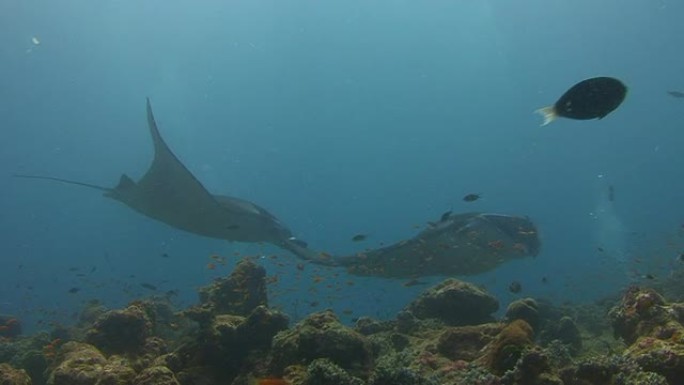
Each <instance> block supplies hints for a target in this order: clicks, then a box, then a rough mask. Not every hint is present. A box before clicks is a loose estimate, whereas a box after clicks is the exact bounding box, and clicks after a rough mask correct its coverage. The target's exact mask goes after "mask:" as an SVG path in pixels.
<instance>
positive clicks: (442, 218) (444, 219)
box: [439, 210, 452, 222]
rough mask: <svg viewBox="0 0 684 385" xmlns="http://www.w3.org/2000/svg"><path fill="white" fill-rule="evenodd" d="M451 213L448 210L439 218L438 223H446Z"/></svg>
mask: <svg viewBox="0 0 684 385" xmlns="http://www.w3.org/2000/svg"><path fill="white" fill-rule="evenodd" d="M451 212H452V211H451V210H449V211H447V212H445V213H444V214H442V216H441V217H439V221H440V222H446V220H447V219H449V217H450V216H451Z"/></svg>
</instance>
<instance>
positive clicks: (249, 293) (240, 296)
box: [199, 259, 268, 317]
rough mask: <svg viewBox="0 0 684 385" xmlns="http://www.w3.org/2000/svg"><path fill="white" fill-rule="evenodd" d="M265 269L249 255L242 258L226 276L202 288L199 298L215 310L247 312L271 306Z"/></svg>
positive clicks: (233, 312) (218, 312)
mask: <svg viewBox="0 0 684 385" xmlns="http://www.w3.org/2000/svg"><path fill="white" fill-rule="evenodd" d="M265 277H266V270H265V269H264V268H263V267H261V266H259V265H257V264H256V263H254V262H253V261H252V260H250V259H243V260H242V261H240V262H239V263H238V264H237V266H235V269H234V270H233V272H232V273H231V274H230V276H228V277H226V278H221V279H218V280H216V281H215V282H214V283H213V284H212V285H210V286H208V287H205V288H202V289H200V291H199V295H200V302H201V303H202V304H203V305H205V306H209V307H211V309H212V311H213V312H214V313H216V314H234V315H241V316H245V317H246V316H248V315H249V313H251V312H252V310H254V309H255V308H256V307H257V306H268V298H267V294H266V281H265V279H264V278H265Z"/></svg>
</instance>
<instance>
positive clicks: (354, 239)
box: [351, 234, 368, 242]
mask: <svg viewBox="0 0 684 385" xmlns="http://www.w3.org/2000/svg"><path fill="white" fill-rule="evenodd" d="M366 239H368V235H367V234H356V235H354V236H353V237H352V239H351V240H352V242H361V241H365V240H366Z"/></svg>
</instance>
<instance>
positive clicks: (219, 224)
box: [105, 99, 237, 239]
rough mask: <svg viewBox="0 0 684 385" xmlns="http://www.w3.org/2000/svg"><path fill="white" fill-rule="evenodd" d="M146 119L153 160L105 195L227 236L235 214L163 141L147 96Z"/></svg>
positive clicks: (174, 222)
mask: <svg viewBox="0 0 684 385" xmlns="http://www.w3.org/2000/svg"><path fill="white" fill-rule="evenodd" d="M147 123H148V126H149V129H150V134H151V135H152V142H153V144H154V159H153V160H152V164H151V165H150V167H149V169H148V170H147V172H146V173H145V175H143V177H142V178H141V179H140V180H139V181H138V182H137V183H136V182H133V181H132V180H131V179H130V178H129V177H128V176H126V175H122V177H121V181H120V183H119V185H118V186H117V187H116V188H114V189H113V190H112V191H111V192H109V193H106V194H105V195H106V196H108V197H110V198H113V199H116V200H119V201H121V202H123V203H125V204H127V205H128V206H130V207H131V208H133V209H135V210H136V211H138V212H140V213H141V214H143V215H146V216H148V217H151V218H154V219H157V220H159V221H161V222H164V223H166V224H168V225H170V226H173V227H176V228H179V229H181V230H185V231H188V232H191V233H195V234H199V235H204V236H208V237H213V238H222V239H226V238H227V235H229V233H230V229H231V228H235V226H236V225H235V219H237V218H232V216H231V215H230V214H231V213H230V210H228V209H227V208H226V207H224V206H222V205H221V204H219V202H218V201H217V200H216V199H215V198H214V197H213V196H212V195H211V194H210V193H209V192H208V191H207V190H206V189H205V188H204V186H202V184H201V183H200V182H199V181H198V180H197V178H195V176H194V175H192V173H191V172H190V171H189V170H188V169H187V168H186V167H185V166H184V165H183V163H181V162H180V161H179V160H178V158H177V157H176V155H174V153H173V152H172V151H171V149H170V148H169V147H168V146H167V145H166V142H165V141H164V139H163V138H162V137H161V135H160V133H159V129H158V128H157V124H156V122H155V119H154V115H153V113H152V106H151V105H150V100H149V99H148V100H147Z"/></svg>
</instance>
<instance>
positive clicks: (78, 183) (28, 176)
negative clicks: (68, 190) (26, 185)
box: [13, 174, 112, 192]
mask: <svg viewBox="0 0 684 385" xmlns="http://www.w3.org/2000/svg"><path fill="white" fill-rule="evenodd" d="M13 176H14V177H15V178H27V179H43V180H51V181H55V182H60V183H68V184H75V185H77V186H84V187H89V188H92V189H96V190H101V191H106V192H110V191H112V189H111V188H109V187H103V186H98V185H94V184H90V183H83V182H77V181H75V180H69V179H62V178H55V177H51V176H42V175H26V174H14V175H13Z"/></svg>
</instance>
